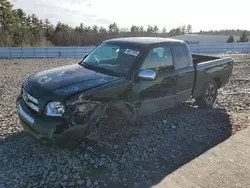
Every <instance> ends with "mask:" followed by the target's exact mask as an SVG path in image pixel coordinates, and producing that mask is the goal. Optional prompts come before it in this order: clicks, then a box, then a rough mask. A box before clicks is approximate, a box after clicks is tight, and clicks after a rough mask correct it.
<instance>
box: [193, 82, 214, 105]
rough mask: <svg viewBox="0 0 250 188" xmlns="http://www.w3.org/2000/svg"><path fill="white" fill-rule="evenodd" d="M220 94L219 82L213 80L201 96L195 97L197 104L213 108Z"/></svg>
mask: <svg viewBox="0 0 250 188" xmlns="http://www.w3.org/2000/svg"><path fill="white" fill-rule="evenodd" d="M217 94H218V84H217V83H216V82H215V81H214V80H211V81H210V82H209V83H208V84H207V87H206V88H205V90H204V91H203V93H202V95H201V96H200V97H197V98H195V101H196V103H197V105H198V106H199V107H201V108H212V107H213V105H214V102H215V100H216V98H217Z"/></svg>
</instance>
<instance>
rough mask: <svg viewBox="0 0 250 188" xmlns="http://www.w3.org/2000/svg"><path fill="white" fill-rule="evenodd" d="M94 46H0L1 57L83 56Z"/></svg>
mask: <svg viewBox="0 0 250 188" xmlns="http://www.w3.org/2000/svg"><path fill="white" fill-rule="evenodd" d="M93 48H94V47H35V48H21V47H20V48H19V47H16V48H0V58H82V57H83V56H84V55H85V54H86V53H89V52H90V51H91V50H92V49H93Z"/></svg>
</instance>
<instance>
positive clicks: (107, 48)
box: [84, 43, 139, 75]
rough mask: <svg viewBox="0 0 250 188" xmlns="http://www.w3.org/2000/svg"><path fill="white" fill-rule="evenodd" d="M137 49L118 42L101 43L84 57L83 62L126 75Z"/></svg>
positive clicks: (137, 53) (92, 66)
mask: <svg viewBox="0 0 250 188" xmlns="http://www.w3.org/2000/svg"><path fill="white" fill-rule="evenodd" d="M138 55H139V50H138V49H135V48H130V47H128V46H123V45H120V44H108V43H102V44H100V45H99V46H98V47H96V48H95V49H94V50H93V51H92V52H91V53H90V54H89V55H88V56H87V57H86V58H85V59H84V64H86V65H89V66H90V67H91V68H96V70H97V71H98V70H106V71H107V72H108V71H109V72H110V73H117V74H120V75H127V74H128V72H129V70H130V69H131V67H132V66H133V65H134V61H135V59H136V57H137V56H138Z"/></svg>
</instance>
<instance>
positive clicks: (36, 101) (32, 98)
mask: <svg viewBox="0 0 250 188" xmlns="http://www.w3.org/2000/svg"><path fill="white" fill-rule="evenodd" d="M26 94H27V96H28V99H29V100H30V101H32V102H33V103H35V104H38V100H37V99H36V98H34V97H32V96H31V95H30V94H28V93H27V92H26Z"/></svg>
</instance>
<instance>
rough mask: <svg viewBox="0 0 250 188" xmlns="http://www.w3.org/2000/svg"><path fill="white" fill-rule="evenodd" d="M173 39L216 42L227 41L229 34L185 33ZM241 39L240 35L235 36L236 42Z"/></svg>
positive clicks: (191, 42) (190, 41) (197, 42)
mask: <svg viewBox="0 0 250 188" xmlns="http://www.w3.org/2000/svg"><path fill="white" fill-rule="evenodd" d="M171 38H173V39H179V40H184V41H185V42H186V43H187V44H216V43H226V42H227V40H228V38H229V36H228V35H199V34H185V35H179V36H174V37H171ZM239 39H240V36H234V40H235V42H236V41H238V40H239Z"/></svg>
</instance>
